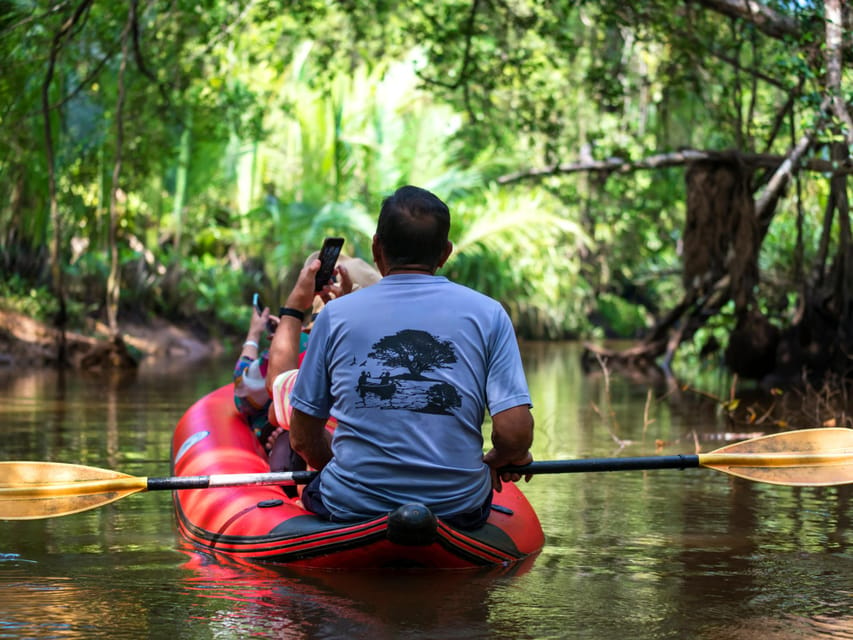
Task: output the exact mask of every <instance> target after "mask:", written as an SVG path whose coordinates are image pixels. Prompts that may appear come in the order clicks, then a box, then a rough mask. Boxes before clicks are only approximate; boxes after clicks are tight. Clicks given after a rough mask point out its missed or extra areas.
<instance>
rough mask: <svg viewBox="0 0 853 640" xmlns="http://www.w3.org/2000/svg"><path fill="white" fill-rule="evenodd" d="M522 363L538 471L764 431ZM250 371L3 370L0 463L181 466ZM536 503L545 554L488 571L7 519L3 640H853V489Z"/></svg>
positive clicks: (633, 490)
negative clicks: (431, 569)
mask: <svg viewBox="0 0 853 640" xmlns="http://www.w3.org/2000/svg"><path fill="white" fill-rule="evenodd" d="M525 359H526V367H527V371H528V378H529V381H530V385H531V391H532V394H533V398H534V403H535V405H536V406H535V408H534V413H535V415H536V420H537V426H536V431H537V435H536V444H535V449H534V454H535V455H536V457H537V459H540V460H545V459H563V458H575V457H605V456H606V457H609V456H617V455H618V456H621V455H625V456H644V455H659V454H672V453H693V452H694V451H695V449H696V445H697V444H698V446H699V448H700V450H702V451H710V450H713V449H715V448H717V447H719V446H722V445H723V444H725V442H726V441H727V439H730V438H733V437H734V438H737V437H748V436H749V435H753V434H751V433H749V434H747V433H737V432H736V430H734V431H733V429H734V428H733V427H732V426H731V425H727V424H726V423H725V421H723V420H722V419H721V418H719V417H718V415H717V412H716V411H715V405H714V403H713V402H710V401H709V400H708V399H707V398H702V397H701V396H698V395H695V394H694V395H693V396H689V395H684V394H683V393H679V392H678V391H677V390H672V389H670V390H663V389H658V390H656V393H654V394H652V396H651V397H649V396H648V395H647V389H646V388H644V387H638V386H634V385H632V384H630V383H629V382H627V381H625V380H620V379H618V378H616V377H610V378H608V377H606V376H604V375H601V374H595V375H591V376H585V375H583V374H582V373H581V371H580V367H579V365H578V351H577V348H576V347H575V346H574V345H547V346H544V347H543V346H536V345H533V346H529V347H527V348H526V349H525ZM231 365H232V363H231V361H230V360H226V361H221V362H212V363H209V364H206V365H205V366H203V367H199V368H197V369H196V370H194V371H192V372H190V371H185V370H184V371H181V370H176V371H173V372H170V371H168V370H163V369H162V367H159V368H158V370H157V371H155V370H154V369H155V368H154V367H150V368H143V370H142V371H140V372H139V373H138V374H134V375H132V376H129V377H124V378H111V379H104V378H102V377H88V376H85V375H81V374H79V373H74V374H65V375H64V376H62V375H59V374H57V373H54V372H42V373H39V374H33V375H22V374H20V373H19V372H13V371H6V372H4V371H0V416H2V422H0V424H2V427H0V428H2V434H3V438H2V440H0V459H2V460H50V461H56V462H74V463H81V464H87V465H92V466H98V467H105V468H110V469H116V470H121V471H124V472H126V473H130V474H133V475H141V476H143V475H144V476H162V475H168V468H169V463H168V459H169V444H170V437H171V432H172V429H173V428H174V425H175V423H176V422H177V420H178V419H179V418H180V416H181V414H182V413H183V412H184V410H185V409H186V408H187V407H188V406H189V405H190V404H191V403H192V402H193V401H195V400H196V399H197V398H198V397H200V396H201V395H203V394H204V393H206V392H207V391H209V390H212V389H213V388H215V387H216V386H218V385H220V384H224V383H226V382H228V379H229V372H230V369H231ZM664 393H668V395H667V399H666V401H663V400H660V399H656V396H658V397H659V396H662V395H663V394H664ZM796 426H803V427H806V426H814V425H796ZM525 492H526V493H527V495H528V496H529V498H530V500H531V502H532V503H533V505H534V506H535V507H536V509H537V511H538V513H539V516H540V519H541V520H542V525H543V528H544V529H545V534H546V546H545V549H544V550H543V552H542V553H541V554H540V555H539V556H538V557H536V558H534V559H531V560H530V561H528V562H526V563H525V564H523V565H521V566H517V567H512V568H509V569H498V570H494V571H486V572H481V571H477V572H450V573H443V574H427V575H424V574H406V573H398V574H388V573H370V572H366V573H351V572H349V573H348V572H319V571H313V572H312V571H300V572H297V571H294V570H289V569H287V568H278V569H276V568H270V567H253V566H244V565H237V564H233V563H230V562H227V561H223V560H221V559H216V558H212V557H209V556H206V555H204V554H201V553H198V552H196V551H193V550H192V549H190V548H188V547H186V546H185V545H184V544H183V543H182V542H181V540H180V539H179V537H178V536H177V535H176V532H175V526H174V520H173V515H172V511H171V498H170V495H169V493H168V492H151V493H143V494H139V495H135V496H130V497H128V498H124V499H122V500H120V501H118V502H116V503H113V504H111V505H107V506H105V507H101V508H99V509H96V510H93V511H89V512H85V513H80V514H76V515H73V516H67V517H62V518H54V519H49V520H36V521H0V638H116V637H120V638H175V639H178V638H192V639H195V638H244V637H275V638H341V637H349V638H460V639H463V638H464V639H468V638H625V639H628V638H630V639H646V638H648V639H653V638H654V639H660V638H707V639H725V638H730V639H737V640H753V639H754V640H759V639H760V640H764V639H769V640H777V639H785V640H787V639H793V638H848V639H853V551H851V543H853V532H851V528H850V527H851V516H853V506H851V490H850V487H842V488H824V489H795V488H789V487H777V486H770V485H758V484H754V483H749V482H746V481H742V480H735V479H732V478H729V477H728V476H725V475H723V474H720V473H718V472H716V471H711V470H689V471H683V472H682V471H648V472H614V473H587V474H577V475H555V476H541V477H538V478H534V480H533V481H532V482H531V483H530V484H528V485H526V486H525Z"/></svg>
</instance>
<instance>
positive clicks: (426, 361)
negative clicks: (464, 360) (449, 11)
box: [368, 329, 456, 380]
mask: <svg viewBox="0 0 853 640" xmlns="http://www.w3.org/2000/svg"><path fill="white" fill-rule="evenodd" d="M368 357H370V358H373V359H375V360H379V361H381V362H382V363H383V364H384V365H385V366H387V367H389V368H397V367H400V368H403V369H407V370H408V371H409V374H410V375H409V376H407V377H409V378H410V379H412V380H426V379H427V378H426V376H424V372H426V371H432V370H434V369H447V368H449V367H450V365H452V364H453V363H455V362H456V353H455V352H454V350H453V343H452V342H450V341H449V340H439V339H438V338H436V337H435V336H432V335H430V334H429V333H427V332H426V331H419V330H416V329H404V330H403V331H399V332H397V333H395V334H394V335H392V336H385V337H384V338H382V339H380V340H378V341H377V342H376V343H375V344H374V345H373V351H371V352H370V353H369V354H368Z"/></svg>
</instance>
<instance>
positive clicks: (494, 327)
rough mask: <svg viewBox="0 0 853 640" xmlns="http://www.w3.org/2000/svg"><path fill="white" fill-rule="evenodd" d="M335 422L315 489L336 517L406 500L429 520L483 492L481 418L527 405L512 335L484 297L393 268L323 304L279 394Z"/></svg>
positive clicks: (371, 512) (467, 506)
mask: <svg viewBox="0 0 853 640" xmlns="http://www.w3.org/2000/svg"><path fill="white" fill-rule="evenodd" d="M290 400H291V404H292V406H293V407H294V408H296V409H299V410H300V411H302V412H304V413H307V414H309V415H311V416H314V417H318V418H326V417H328V416H329V415H332V416H334V417H335V418H337V420H338V427H337V429H336V431H335V434H334V436H333V439H332V452H333V454H334V457H333V459H332V460H331V461H330V462H329V464H328V465H327V466H326V467H325V468H324V469H323V471H322V474H321V479H320V489H321V492H322V495H323V502H324V504H325V506H326V507H327V508H328V509H329V511H331V513H332V515H333V516H334V517H335V518H336V519H341V520H354V519H362V518H368V517H373V516H376V515H380V514H383V513H387V512H388V511H391V510H393V509H394V508H396V507H398V506H400V505H401V504H406V503H409V502H421V503H423V504H425V505H427V506H428V507H430V508H431V509H432V510H433V511H434V513H435V514H436V515H438V516H453V515H457V514H461V513H465V512H468V511H471V510H474V509H476V508H477V507H480V506H481V505H482V504H483V502H485V500H486V498H487V497H488V494H489V491H491V479H490V475H489V470H488V467H487V465H485V464H484V463H483V435H482V430H481V427H482V423H483V418H484V415H485V411H486V409H488V410H489V412H490V413H491V414H496V413H499V412H501V411H504V410H506V409H510V408H512V407H516V406H519V405H530V394H529V392H528V388H527V382H526V380H525V377H524V370H523V368H522V365H521V356H520V354H519V350H518V343H517V341H516V338H515V332H514V330H513V327H512V324H511V322H510V319H509V317H508V316H507V314H506V312H505V311H504V309H503V308H502V307H501V305H500V304H499V303H498V302H496V301H495V300H493V299H491V298H489V297H487V296H485V295H483V294H481V293H478V292H476V291H474V290H472V289H468V288H467V287H463V286H460V285H457V284H454V283H452V282H450V281H449V280H447V279H446V278H444V277H441V276H430V275H419V274H400V275H392V276H387V277H385V278H383V279H382V280H381V281H380V282H378V283H377V284H375V285H373V286H371V287H367V288H365V289H361V290H359V291H356V292H354V293H352V294H350V295H348V296H344V297H342V298H339V299H337V300H334V301H332V302H330V303H329V304H328V305H326V307H325V308H324V309H323V311H322V313H320V315H319V316H318V317H317V320H316V322H315V324H314V327H313V329H312V331H311V341H310V342H309V345H308V351H307V353H306V355H305V359H304V361H303V363H302V366H301V367H300V371H299V375H298V377H297V380H296V384H295V386H294V389H293V393H292V394H291V398H290Z"/></svg>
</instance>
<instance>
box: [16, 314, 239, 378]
mask: <svg viewBox="0 0 853 640" xmlns="http://www.w3.org/2000/svg"><path fill="white" fill-rule="evenodd" d="M119 331H120V333H119V336H118V337H117V338H111V337H110V335H109V331H108V329H107V327H106V325H104V324H103V323H101V322H92V323H91V324H90V325H89V326H87V327H85V329H84V330H83V331H65V332H64V335H63V333H62V332H60V331H59V330H57V329H56V328H54V327H51V326H49V325H47V324H45V323H43V322H39V321H38V320H34V319H33V318H30V317H28V316H25V315H23V314H20V313H17V312H14V311H4V310H0V367H51V366H57V365H58V364H60V362H61V361H62V362H64V365H65V366H68V367H70V368H72V369H80V370H98V369H128V368H134V367H136V366H138V365H139V363H140V362H141V361H142V360H143V359H158V360H159V359H164V360H167V361H180V362H183V363H188V362H195V361H198V360H203V359H205V358H209V357H213V356H217V355H220V354H222V353H223V351H224V349H225V346H224V345H223V343H222V341H220V340H218V339H211V338H208V337H205V336H201V335H199V334H198V332H195V331H193V330H192V329H190V328H186V327H180V326H176V325H174V324H170V323H168V322H165V321H163V320H159V319H155V320H152V321H150V322H147V323H144V324H143V323H119Z"/></svg>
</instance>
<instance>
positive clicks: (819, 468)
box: [699, 427, 853, 487]
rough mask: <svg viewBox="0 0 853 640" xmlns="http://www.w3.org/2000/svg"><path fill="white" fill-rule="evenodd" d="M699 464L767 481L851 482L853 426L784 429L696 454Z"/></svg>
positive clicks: (799, 484)
mask: <svg viewBox="0 0 853 640" xmlns="http://www.w3.org/2000/svg"><path fill="white" fill-rule="evenodd" d="M699 464H700V465H701V466H703V467H708V468H710V469H716V470H717V471H722V472H724V473H728V474H731V475H733V476H738V477H739V478H746V479H747V480H754V481H756V482H768V483H770V484H782V485H788V486H795V487H827V486H831V485H839V484H851V483H853V429H844V428H835V427H832V428H821V429H801V430H799V431H785V432H783V433H776V434H773V435H769V436H762V437H760V438H753V439H751V440H744V441H743V442H736V443H734V444H730V445H728V446H725V447H722V448H720V449H717V450H715V451H712V452H711V453H700V454H699Z"/></svg>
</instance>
